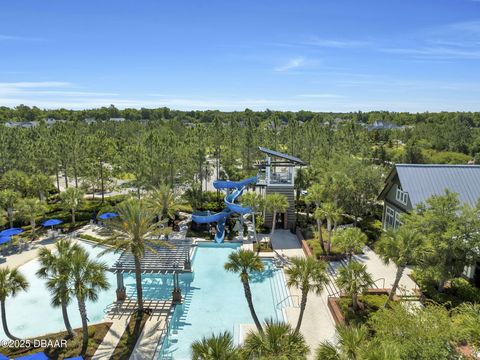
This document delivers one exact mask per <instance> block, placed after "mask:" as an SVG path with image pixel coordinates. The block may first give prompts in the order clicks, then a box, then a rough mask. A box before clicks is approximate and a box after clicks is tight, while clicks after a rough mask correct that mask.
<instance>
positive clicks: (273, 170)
mask: <svg viewBox="0 0 480 360" xmlns="http://www.w3.org/2000/svg"><path fill="white" fill-rule="evenodd" d="M258 149H259V150H260V151H261V152H262V153H264V154H266V158H265V160H264V161H262V162H260V163H259V164H258V165H257V166H258V168H259V171H258V177H257V184H256V186H257V187H259V188H260V192H261V193H262V194H264V196H266V195H268V194H271V193H279V194H283V195H285V196H286V197H287V199H288V204H289V207H288V209H287V211H286V212H285V213H281V214H277V219H276V221H277V224H276V228H277V229H282V228H283V229H294V228H295V222H296V216H295V175H296V169H297V168H300V167H302V166H306V165H307V163H305V162H304V161H303V160H301V159H299V158H297V157H295V156H291V155H287V154H283V153H281V152H278V151H275V150H270V149H267V148H264V147H261V146H260V147H259V148H258ZM272 215H273V214H271V213H270V214H269V213H267V214H265V225H267V226H270V225H271V224H272Z"/></svg>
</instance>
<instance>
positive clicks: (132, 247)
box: [101, 199, 171, 312]
mask: <svg viewBox="0 0 480 360" xmlns="http://www.w3.org/2000/svg"><path fill="white" fill-rule="evenodd" d="M117 213H118V215H119V216H118V217H116V218H114V219H112V220H111V221H109V222H108V224H107V231H108V232H110V234H111V236H110V237H109V238H107V239H105V240H103V241H102V242H101V243H102V244H103V245H107V246H108V248H107V249H106V250H104V252H109V251H114V252H123V251H127V252H130V253H132V254H133V256H134V258H135V282H136V287H137V301H138V311H139V312H141V311H143V290H142V266H141V259H142V258H143V256H144V254H145V250H149V251H151V252H155V249H153V248H152V246H151V245H154V244H158V245H162V246H171V245H169V244H168V243H166V242H164V241H161V240H154V239H153V238H151V236H152V235H154V234H158V226H157V224H156V223H154V222H153V219H154V217H155V214H154V213H153V212H152V210H151V209H150V208H149V207H148V206H146V205H145V204H144V203H143V202H142V201H141V200H138V199H129V200H126V201H124V202H122V203H121V204H119V205H118V207H117Z"/></svg>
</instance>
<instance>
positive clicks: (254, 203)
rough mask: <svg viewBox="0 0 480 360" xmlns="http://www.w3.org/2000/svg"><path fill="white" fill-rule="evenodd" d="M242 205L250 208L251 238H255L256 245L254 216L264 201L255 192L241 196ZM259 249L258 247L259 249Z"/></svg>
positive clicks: (261, 207)
mask: <svg viewBox="0 0 480 360" xmlns="http://www.w3.org/2000/svg"><path fill="white" fill-rule="evenodd" d="M241 201H242V204H244V205H246V206H248V207H250V208H251V209H252V222H253V236H254V237H255V242H257V244H258V239H257V225H256V223H255V214H256V213H258V212H260V211H261V210H262V209H263V203H264V200H263V198H262V196H261V195H258V194H257V193H255V192H249V193H246V194H244V195H242V200H241ZM259 249H260V247H259Z"/></svg>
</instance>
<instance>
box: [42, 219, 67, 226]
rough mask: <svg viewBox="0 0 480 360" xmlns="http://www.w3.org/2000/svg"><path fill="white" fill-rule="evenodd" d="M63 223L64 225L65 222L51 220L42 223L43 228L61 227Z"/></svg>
mask: <svg viewBox="0 0 480 360" xmlns="http://www.w3.org/2000/svg"><path fill="white" fill-rule="evenodd" d="M61 223H63V220H59V219H50V220H46V221H44V222H43V223H42V226H43V227H48V226H56V225H60V224H61Z"/></svg>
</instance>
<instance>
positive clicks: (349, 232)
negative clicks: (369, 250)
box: [333, 228, 368, 261]
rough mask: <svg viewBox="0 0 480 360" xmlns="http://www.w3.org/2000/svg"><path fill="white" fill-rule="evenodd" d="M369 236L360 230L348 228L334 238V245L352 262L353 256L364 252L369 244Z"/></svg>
mask: <svg viewBox="0 0 480 360" xmlns="http://www.w3.org/2000/svg"><path fill="white" fill-rule="evenodd" d="M367 240H368V238H367V235H365V234H364V233H363V232H362V230H360V229H359V228H347V229H344V230H340V231H338V232H337V233H336V234H335V235H334V237H333V242H334V244H335V245H336V246H337V247H338V248H339V249H340V250H341V251H342V252H344V253H345V254H346V255H347V256H348V260H349V261H351V260H352V256H353V255H354V254H356V253H359V252H361V251H362V249H363V247H364V246H365V244H366V243H367Z"/></svg>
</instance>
